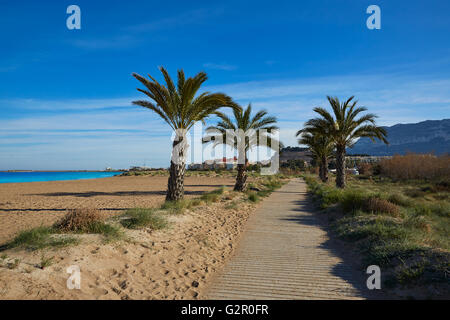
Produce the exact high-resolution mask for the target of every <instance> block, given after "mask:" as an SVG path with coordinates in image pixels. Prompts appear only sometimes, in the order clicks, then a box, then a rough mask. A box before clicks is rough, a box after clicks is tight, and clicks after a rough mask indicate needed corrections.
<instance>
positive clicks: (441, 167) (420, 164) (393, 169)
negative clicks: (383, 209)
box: [379, 153, 450, 181]
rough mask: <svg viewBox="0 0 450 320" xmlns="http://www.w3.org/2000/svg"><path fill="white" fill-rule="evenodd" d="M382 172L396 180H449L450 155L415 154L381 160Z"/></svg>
mask: <svg viewBox="0 0 450 320" xmlns="http://www.w3.org/2000/svg"><path fill="white" fill-rule="evenodd" d="M379 165H380V171H381V174H382V175H384V176H387V177H390V178H392V179H395V180H408V179H424V180H443V181H444V180H447V181H448V180H449V179H450V155H442V156H439V157H438V156H435V155H432V154H414V153H410V154H407V155H405V156H399V155H397V156H394V157H392V158H391V159H386V160H381V161H380V162H379Z"/></svg>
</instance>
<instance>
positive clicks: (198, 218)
mask: <svg viewBox="0 0 450 320" xmlns="http://www.w3.org/2000/svg"><path fill="white" fill-rule="evenodd" d="M166 183H167V177H163V176H161V177H113V178H104V179H95V180H83V181H61V182H36V183H23V184H8V185H6V184H5V185H1V186H0V194H1V198H0V203H1V211H0V212H1V213H0V221H1V223H0V225H1V231H0V234H1V239H2V241H3V242H5V241H7V240H8V239H11V238H12V237H13V236H14V234H16V233H17V232H18V231H20V230H23V229H29V228H31V227H34V226H40V225H41V224H44V225H49V224H51V223H53V222H54V221H56V220H57V219H58V218H59V217H61V216H62V215H64V213H65V210H66V209H69V208H80V207H85V208H101V209H103V211H104V212H105V214H106V215H110V216H112V215H115V214H117V213H119V212H122V209H125V208H130V207H152V206H156V205H158V204H160V203H162V202H163V201H164V190H165V186H166ZM232 183H233V178H232V177H187V178H186V181H185V184H186V196H187V197H195V196H197V195H198V194H200V193H202V192H204V191H210V190H213V189H216V188H217V187H218V186H222V185H228V186H230V185H232ZM228 189H229V190H230V189H231V188H228ZM230 202H236V203H239V205H238V206H236V207H234V208H231V209H230V208H229V207H228V208H225V207H226V205H227V204H230ZM256 206H257V205H255V204H252V203H250V202H248V201H243V195H241V194H236V193H234V192H231V191H227V192H225V194H224V195H222V198H221V200H220V201H218V202H215V203H209V204H204V205H200V206H198V207H195V208H193V209H189V210H187V211H186V212H185V213H184V214H181V215H173V216H170V217H169V221H170V227H169V228H168V229H164V230H160V231H152V230H149V229H141V230H127V240H125V241H124V240H120V241H117V242H112V243H106V244H105V243H102V241H101V236H100V235H89V234H83V235H79V237H80V239H81V240H82V243H81V244H79V245H76V246H69V247H66V248H63V249H54V248H50V249H43V250H36V251H25V250H22V249H10V250H6V251H3V252H2V254H3V255H4V256H5V255H6V256H7V258H2V261H0V262H1V263H0V299H195V298H198V297H201V294H202V290H203V288H205V287H206V284H207V282H208V280H209V279H210V278H211V276H212V275H213V274H214V273H215V271H217V270H220V269H221V268H222V267H223V265H224V264H225V262H226V260H227V259H228V258H229V257H230V255H231V254H232V252H233V250H234V248H235V247H236V245H237V243H238V240H239V236H240V234H241V232H242V231H243V229H244V228H245V222H246V221H247V219H248V217H249V216H250V214H251V213H252V212H253V211H254V209H255V207H256ZM43 257H51V258H52V264H51V265H50V266H48V267H46V268H44V269H41V268H39V267H38V265H39V262H40V261H41V260H42V258H43ZM12 261H18V265H17V266H16V267H14V268H8V263H11V262H12ZM71 265H77V266H79V267H80V269H81V277H82V280H81V289H80V290H76V289H74V290H69V289H68V288H67V285H66V282H67V279H68V277H69V276H70V275H69V274H68V273H67V270H66V269H67V267H69V266H71Z"/></svg>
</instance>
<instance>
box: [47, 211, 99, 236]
mask: <svg viewBox="0 0 450 320" xmlns="http://www.w3.org/2000/svg"><path fill="white" fill-rule="evenodd" d="M103 220H104V218H103V215H102V213H101V212H100V210H98V209H73V210H69V211H68V213H67V214H66V215H65V216H64V217H63V218H62V219H61V220H60V221H58V222H57V223H55V225H54V227H55V228H57V229H58V230H61V231H80V230H87V229H88V228H89V227H90V226H91V225H92V224H93V223H95V222H101V221H103Z"/></svg>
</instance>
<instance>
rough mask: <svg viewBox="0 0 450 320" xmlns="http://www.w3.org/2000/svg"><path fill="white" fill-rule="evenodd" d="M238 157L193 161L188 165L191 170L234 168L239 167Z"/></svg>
mask: <svg viewBox="0 0 450 320" xmlns="http://www.w3.org/2000/svg"><path fill="white" fill-rule="evenodd" d="M237 164H238V163H237V157H233V158H226V157H223V158H222V159H214V160H205V161H204V162H203V163H191V164H189V165H188V169H189V170H214V169H227V170H233V169H236V168H237Z"/></svg>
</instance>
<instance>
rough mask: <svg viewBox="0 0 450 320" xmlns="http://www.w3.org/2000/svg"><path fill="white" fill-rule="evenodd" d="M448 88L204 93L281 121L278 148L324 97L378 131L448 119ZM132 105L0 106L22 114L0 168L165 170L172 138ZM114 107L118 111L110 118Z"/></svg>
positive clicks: (292, 85)
mask: <svg viewBox="0 0 450 320" xmlns="http://www.w3.org/2000/svg"><path fill="white" fill-rule="evenodd" d="M449 87H450V79H428V78H418V77H402V76H398V75H389V74H383V75H367V76H343V77H321V78H309V79H291V80H272V81H254V82H244V83H233V84H224V85H217V86H209V87H205V88H204V89H205V90H207V91H220V92H225V93H227V94H229V95H231V96H232V97H233V98H235V99H236V100H237V101H238V102H239V103H241V104H243V105H246V104H247V103H249V102H252V105H253V108H254V110H259V109H267V110H268V111H269V113H270V114H272V115H275V116H277V117H278V119H279V126H280V128H281V131H280V138H281V141H282V142H283V143H284V144H285V145H297V141H296V138H295V132H296V131H297V130H298V129H299V128H301V126H302V125H303V123H304V122H305V121H307V120H308V119H309V118H311V117H314V116H315V114H314V112H313V111H312V108H313V107H316V106H323V107H327V108H328V102H327V101H326V97H325V96H326V95H327V94H329V95H333V96H334V95H337V96H338V97H339V98H341V99H345V98H347V97H349V96H351V95H355V96H356V97H357V99H359V102H360V104H361V105H364V106H366V107H368V109H369V111H370V112H374V113H376V114H378V115H379V119H378V123H379V124H380V125H394V124H396V123H414V122H419V121H423V120H428V119H442V118H448V115H449V114H450V91H449V90H448V88H449ZM135 99H136V98H135V97H134V98H133V97H124V98H116V99H73V100H41V99H37V100H36V99H28V100H27V99H11V100H2V101H0V107H2V106H9V107H13V108H14V109H17V110H23V111H24V112H23V113H21V114H20V115H19V116H17V117H16V118H9V119H6V118H3V119H0V141H1V142H2V143H3V144H0V151H1V152H0V169H17V168H31V169H43V168H44V167H45V166H48V165H51V166H52V167H53V168H55V169H62V168H66V169H71V168H72V169H74V168H103V167H106V166H112V167H128V166H130V165H132V164H142V163H141V159H148V163H150V165H152V166H167V163H168V161H169V157H170V137H171V131H170V129H169V128H168V126H167V125H166V124H165V123H164V122H163V121H162V120H161V119H160V118H159V117H158V116H157V115H155V114H154V113H152V112H150V111H148V110H145V109H143V108H138V107H133V106H131V101H132V100H135ZM112 107H117V108H114V109H113V111H111V110H110V108H112ZM58 110H65V111H64V113H58V112H57V111H58ZM39 111H43V112H42V113H40V112H39ZM210 121H211V122H214V121H215V120H214V119H212V120H210ZM94 155H95V156H94ZM30 159H33V163H34V165H35V166H34V167H30V166H31V165H30V163H29V161H30ZM142 161H143V160H142ZM27 164H28V166H27ZM46 169H51V168H50V167H46Z"/></svg>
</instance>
